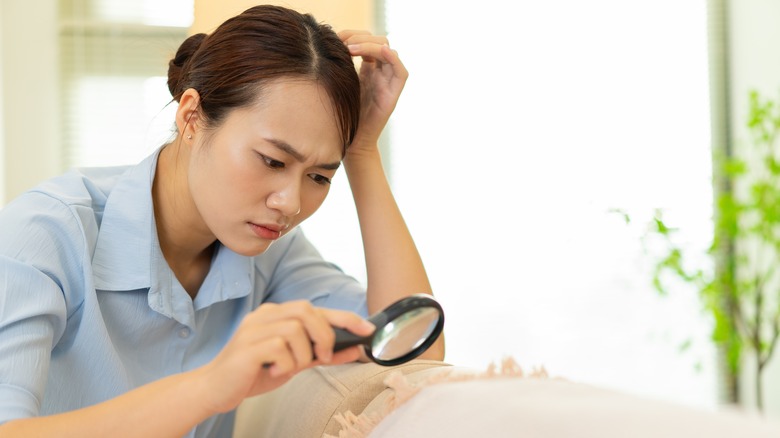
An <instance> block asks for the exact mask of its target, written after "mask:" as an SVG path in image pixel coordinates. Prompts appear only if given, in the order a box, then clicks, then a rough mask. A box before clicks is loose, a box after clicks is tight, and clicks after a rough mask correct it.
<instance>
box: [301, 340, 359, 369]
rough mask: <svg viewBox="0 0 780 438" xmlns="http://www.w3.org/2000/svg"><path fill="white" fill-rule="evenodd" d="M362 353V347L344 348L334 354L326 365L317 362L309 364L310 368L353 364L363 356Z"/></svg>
mask: <svg viewBox="0 0 780 438" xmlns="http://www.w3.org/2000/svg"><path fill="white" fill-rule="evenodd" d="M362 352H363V347H362V346H360V345H356V346H354V347H349V348H345V349H344V350H341V351H339V352H336V353H334V354H333V359H332V360H331V361H330V362H329V363H328V364H324V363H322V362H320V361H318V360H315V361H314V362H312V363H311V366H319V365H341V364H345V363H350V362H355V361H356V360H358V359H360V357H361V356H362V355H363V353H362Z"/></svg>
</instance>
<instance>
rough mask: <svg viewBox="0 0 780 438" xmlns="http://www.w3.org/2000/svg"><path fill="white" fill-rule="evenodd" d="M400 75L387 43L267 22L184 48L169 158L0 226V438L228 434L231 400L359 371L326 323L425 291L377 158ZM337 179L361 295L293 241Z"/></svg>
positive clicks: (55, 185)
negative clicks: (355, 59)
mask: <svg viewBox="0 0 780 438" xmlns="http://www.w3.org/2000/svg"><path fill="white" fill-rule="evenodd" d="M352 56H361V57H362V58H363V63H362V66H361V69H360V76H359V77H358V74H357V72H356V71H355V69H354V65H353V63H352ZM406 77H407V72H406V70H405V68H404V66H403V64H402V63H401V62H400V60H399V59H398V56H397V54H396V53H395V52H394V51H393V50H391V49H390V48H389V47H388V45H387V41H386V39H385V38H383V37H378V36H373V35H370V34H368V33H365V32H352V31H347V32H342V33H341V34H339V35H336V34H335V33H333V31H332V30H331V29H330V28H329V27H327V26H325V25H319V24H317V23H316V22H315V21H314V19H313V18H312V17H311V16H308V15H301V14H298V13H297V12H294V11H291V10H288V9H284V8H280V7H273V6H258V7H255V8H251V9H249V10H247V11H245V12H244V13H242V14H241V15H239V16H237V17H234V18H232V19H230V20H228V21H226V22H225V23H223V24H222V25H221V26H220V27H219V28H218V29H217V30H216V31H214V33H212V34H211V35H209V36H205V35H203V34H199V35H195V36H193V37H190V38H189V39H188V40H186V41H185V42H184V43H183V44H182V46H181V47H180V48H179V51H178V52H177V54H176V56H175V58H174V59H173V60H172V61H171V63H170V68H169V79H168V85H169V89H170V90H171V93H172V94H173V96H174V99H175V100H176V101H177V102H178V104H179V105H178V109H177V112H176V120H175V124H176V130H177V132H176V135H175V138H174V139H173V140H172V141H171V142H170V143H168V144H166V145H164V146H163V147H162V148H160V149H159V150H158V151H157V152H156V153H155V154H153V155H152V156H150V157H149V158H147V159H146V160H144V161H143V162H142V163H140V164H139V165H137V166H133V167H128V168H110V169H91V170H83V171H81V172H71V173H69V174H66V175H64V176H61V177H59V178H55V179H53V180H51V181H48V182H46V183H44V184H42V185H41V186H39V187H38V188H36V189H34V190H32V191H30V192H28V193H26V194H24V195H22V196H21V197H19V198H18V199H16V200H15V201H14V202H12V203H10V204H9V205H8V206H7V207H6V208H5V209H4V210H3V211H2V212H0V424H2V425H0V435H2V436H3V437H15V436H49V435H57V436H63V435H69V434H72V435H73V436H78V437H92V436H95V437H97V436H100V437H103V436H113V437H115V436H144V437H152V436H160V437H163V436H165V437H167V436H182V435H188V436H198V437H201V436H203V437H205V436H218V437H225V436H230V433H231V430H232V423H233V414H232V412H233V410H234V409H235V408H236V406H237V405H238V404H239V403H240V402H241V401H242V400H243V399H244V398H245V397H248V396H252V395H256V394H259V393H262V392H265V391H268V390H270V389H273V388H275V387H277V386H279V385H281V384H283V383H284V382H285V381H287V380H288V379H289V378H290V377H291V376H292V375H294V374H295V373H296V372H298V371H300V370H302V369H305V368H307V367H311V366H313V365H317V364H340V363H345V362H349V361H354V360H356V359H358V358H359V355H360V352H359V350H358V349H357V347H354V348H352V349H348V350H345V351H342V352H339V353H335V354H334V353H332V346H333V337H334V335H333V330H332V328H331V327H332V326H338V327H343V328H346V329H348V330H350V331H352V332H354V333H357V334H360V335H367V334H370V333H371V331H372V330H373V327H372V326H371V324H370V323H368V322H367V321H365V320H364V319H363V318H361V316H365V315H367V314H370V313H374V312H376V311H379V310H381V309H382V308H384V307H385V306H387V305H389V304H390V303H392V302H394V301H396V300H398V299H400V298H402V297H403V296H406V295H411V294H414V293H419V292H430V285H429V282H428V279H427V276H426V273H425V270H424V268H423V265H422V262H421V260H420V257H419V255H418V253H417V250H416V249H415V246H414V243H413V241H412V238H411V236H410V235H409V232H408V230H407V228H406V226H405V225H404V222H403V219H402V217H401V214H400V212H399V211H398V208H397V206H396V204H395V201H394V199H393V197H392V194H391V192H390V189H389V187H388V184H387V180H386V177H385V175H384V173H383V171H382V166H381V161H380V157H379V153H378V149H377V141H378V138H379V134H380V132H381V130H382V129H383V128H384V126H385V124H386V122H387V120H388V118H389V116H390V114H391V112H392V110H393V109H394V107H395V104H396V102H397V99H398V97H399V95H400V92H401V90H402V88H403V86H404V83H405V81H406ZM358 121H359V124H358ZM117 135H121V132H118V133H117ZM347 146H348V147H347ZM341 163H343V165H344V167H345V170H346V173H347V176H348V179H349V183H350V186H351V188H352V192H353V196H354V200H355V205H356V208H357V211H358V217H359V220H360V226H361V233H362V236H363V242H364V247H365V253H366V254H365V255H366V263H367V274H368V287H367V291H364V290H362V288H361V287H360V285H359V284H357V283H356V282H355V281H354V280H353V279H351V278H349V277H347V276H345V275H344V274H343V273H342V272H341V271H339V270H338V269H337V268H335V267H334V266H332V265H330V264H328V263H326V262H324V261H323V260H322V259H321V258H320V256H319V255H318V254H317V252H316V250H315V249H314V248H313V247H312V246H311V244H310V243H309V242H308V241H307V240H306V238H305V237H304V236H303V235H302V234H301V232H300V231H298V229H297V228H296V226H297V225H298V224H300V223H301V222H302V221H303V220H304V219H306V218H307V217H309V216H310V215H311V214H312V213H314V211H316V210H317V208H318V207H319V206H320V205H321V203H322V202H323V200H324V199H325V196H326V194H327V192H328V188H329V185H330V182H331V181H330V180H331V178H333V175H334V173H335V172H336V169H337V168H338V167H339V166H340V165H341ZM313 357H316V360H314V359H313ZM426 357H428V358H434V359H442V358H443V342H442V341H441V340H439V341H438V342H437V344H435V345H434V347H433V348H431V349H430V350H428V352H427V353H426Z"/></svg>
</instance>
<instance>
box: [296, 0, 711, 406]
mask: <svg viewBox="0 0 780 438" xmlns="http://www.w3.org/2000/svg"><path fill="white" fill-rule="evenodd" d="M385 5H386V25H387V29H388V31H389V36H390V39H391V45H392V46H393V47H394V48H396V49H397V50H398V51H399V53H400V55H401V57H402V59H403V60H404V62H405V64H406V66H407V67H408V69H409V71H410V74H411V76H410V79H409V81H408V83H407V87H406V90H405V91H404V95H403V96H402V100H401V102H400V103H399V106H398V108H397V110H396V113H395V114H394V116H393V119H392V120H391V130H390V142H391V145H390V149H391V154H390V158H389V161H390V162H389V163H388V164H389V167H390V168H391V169H392V179H393V184H394V189H395V193H396V196H397V199H398V201H399V203H400V204H401V208H402V210H403V211H404V214H405V217H406V219H407V222H408V224H409V226H410V228H411V230H412V232H413V234H414V236H415V239H416V242H417V244H418V247H419V249H420V251H421V252H422V255H423V257H424V260H425V262H426V266H427V269H428V272H429V275H430V278H431V281H432V283H433V287H434V293H435V294H436V296H437V297H439V299H440V301H441V302H442V304H443V306H444V308H445V311H446V315H447V323H446V326H445V332H446V334H447V360H448V361H449V362H451V363H456V364H462V365H468V366H475V367H485V366H486V365H487V364H488V363H490V362H491V361H499V360H501V359H502V358H503V357H505V356H512V357H514V358H515V359H516V360H517V361H518V362H519V363H520V364H521V365H523V366H524V367H526V368H532V367H535V366H544V367H545V368H546V369H547V370H548V371H549V372H550V373H551V374H553V375H556V376H561V377H565V378H569V379H573V380H577V381H583V382H588V383H594V384H599V385H604V386H608V387H613V388H617V389H621V390H625V391H629V392H633V393H639V394H642V395H647V396H653V397H660V398H663V399H667V400H673V401H677V402H682V403H686V404H691V405H696V406H713V405H714V404H716V403H717V388H716V386H717V385H716V381H717V378H716V375H717V369H716V365H715V359H714V348H713V347H712V345H711V343H710V342H709V330H710V322H709V320H708V319H707V318H706V315H704V314H702V312H701V310H700V309H701V306H700V305H699V303H698V300H697V291H696V290H692V289H689V288H685V287H683V286H680V287H677V288H675V289H674V290H673V291H672V293H671V294H670V296H668V297H659V296H658V294H656V292H655V291H654V290H653V289H652V286H651V278H650V269H651V265H652V262H653V258H652V255H651V254H645V253H644V252H643V247H642V245H641V243H640V240H641V235H642V234H643V233H644V229H645V228H644V225H645V224H646V223H647V222H648V221H649V220H650V218H651V216H652V213H653V211H654V209H656V208H661V209H663V210H664V211H665V219H666V220H667V221H668V222H670V223H671V224H672V225H673V226H675V227H678V228H680V232H679V236H680V237H681V239H682V242H683V244H684V245H685V247H686V249H687V250H689V251H690V254H703V252H704V251H705V249H706V247H707V245H708V243H709V241H710V234H711V232H712V224H711V221H710V216H711V201H712V191H711V186H710V170H711V169H710V149H709V135H710V134H709V132H710V131H709V113H708V105H709V102H708V74H707V42H706V9H705V2H704V1H703V0H696V1H692V0H688V1H679V0H660V1H649V0H630V1H626V0H592V1H587V2H583V1H581V0H549V1H531V0H523V1H513V2H507V1H503V0H484V1H480V2H465V1H443V0H439V1H427V2H420V1H412V0H386V1H385ZM339 184H341V185H342V187H336V188H334V192H335V193H334V199H332V200H329V201H328V203H329V204H328V205H326V207H325V212H324V213H323V217H320V218H315V219H312V224H311V225H310V228H312V232H310V234H313V238H314V239H315V240H316V241H317V242H320V243H321V247H322V249H323V252H324V253H326V254H327V255H329V256H331V255H332V256H333V257H334V258H336V259H338V260H339V262H340V263H341V264H342V266H345V269H347V270H348V271H349V272H353V273H354V274H355V275H356V276H357V277H358V278H361V279H362V278H364V272H363V271H361V270H360V269H362V268H361V266H362V260H361V259H360V258H359V257H349V256H348V253H349V252H350V251H352V252H353V253H354V249H355V248H358V247H359V238H358V237H357V236H358V234H357V229H356V221H355V220H354V217H353V216H351V215H350V214H345V213H344V212H345V211H348V208H349V206H348V202H349V200H348V196H346V195H344V194H343V193H344V192H341V190H343V189H344V187H345V186H346V182H345V181H344V180H341V181H337V184H336V185H337V186H338V185H339ZM611 209H622V210H624V211H626V212H627V213H628V214H629V215H630V216H631V218H632V222H631V223H630V224H626V223H625V222H624V221H623V218H622V216H620V215H618V214H614V213H610V210H611ZM328 217H329V218H330V219H329V220H330V221H331V222H327V224H329V225H326V219H327V218H328ZM318 221H320V222H318ZM334 230H345V231H340V232H338V233H334ZM698 261H701V260H698Z"/></svg>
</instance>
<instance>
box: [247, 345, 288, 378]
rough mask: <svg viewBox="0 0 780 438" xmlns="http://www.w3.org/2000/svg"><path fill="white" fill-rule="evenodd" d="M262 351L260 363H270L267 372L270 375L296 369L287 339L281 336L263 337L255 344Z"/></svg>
mask: <svg viewBox="0 0 780 438" xmlns="http://www.w3.org/2000/svg"><path fill="white" fill-rule="evenodd" d="M256 348H257V349H259V350H260V351H261V352H262V353H261V354H262V356H263V359H262V362H261V363H262V364H271V366H270V368H269V370H268V374H269V375H270V376H271V377H279V376H283V375H285V374H288V373H291V372H293V371H294V370H295V369H296V366H295V360H294V359H293V356H292V354H291V353H290V349H289V348H288V344H287V341H286V340H284V339H283V338H281V337H274V338H270V339H265V340H264V341H263V342H261V343H259V344H258V345H257V346H256Z"/></svg>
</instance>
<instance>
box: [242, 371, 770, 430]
mask: <svg viewBox="0 0 780 438" xmlns="http://www.w3.org/2000/svg"><path fill="white" fill-rule="evenodd" d="M348 412H350V413H351V414H354V415H350V414H348ZM322 436H335V437H342V438H361V437H366V436H370V437H371V438H391V437H392V438H417V437H480V438H481V437H528V438H542V437H544V438H558V437H578V438H579V437H594V438H595V437H599V438H618V437H620V438H626V437H629V438H642V437H648V438H649V437H667V438H677V437H679V438H682V437H685V438H688V437H698V436H706V437H710V438H731V437H740V438H743V437H744V438H751V437H755V438H764V437H766V438H770V437H771V438H777V437H780V423H777V422H771V421H768V420H763V419H761V418H758V417H756V416H751V415H748V414H743V413H739V412H735V411H725V410H719V411H717V412H715V411H705V410H699V409H694V408H690V407H685V406H680V405H676V404H673V403H668V402H663V401H658V400H650V399H646V398H642V397H637V396H634V395H629V394H624V393H621V392H617V391H611V390H606V389H603V388H598V387H594V386H591V385H585V384H580V383H576V382H570V381H567V380H564V379H555V378H548V377H546V375H545V374H544V373H531V374H529V373H523V372H522V370H520V369H519V368H518V367H516V366H514V365H511V364H510V366H509V367H505V368H504V369H492V370H488V371H477V370H471V369H464V368H458V367H451V366H448V365H447V364H444V363H442V362H435V361H425V360H415V361H412V362H409V363H407V364H404V365H400V366H396V367H381V366H379V365H376V364H371V363H367V364H348V365H340V366H332V367H318V368H313V369H311V370H307V371H304V372H302V373H300V374H298V375H297V376H296V377H295V378H293V379H292V380H291V381H290V382H289V383H287V384H286V385H284V386H283V387H281V388H279V389H277V390H276V391H273V392H271V393H268V394H264V395H262V396H259V397H254V398H251V399H247V400H246V401H245V402H244V403H243V404H242V405H241V406H240V408H239V410H238V413H237V418H236V428H235V434H234V438H249V437H251V438H265V437H269V438H270V437H273V438H296V437H301V438H309V437H322Z"/></svg>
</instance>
